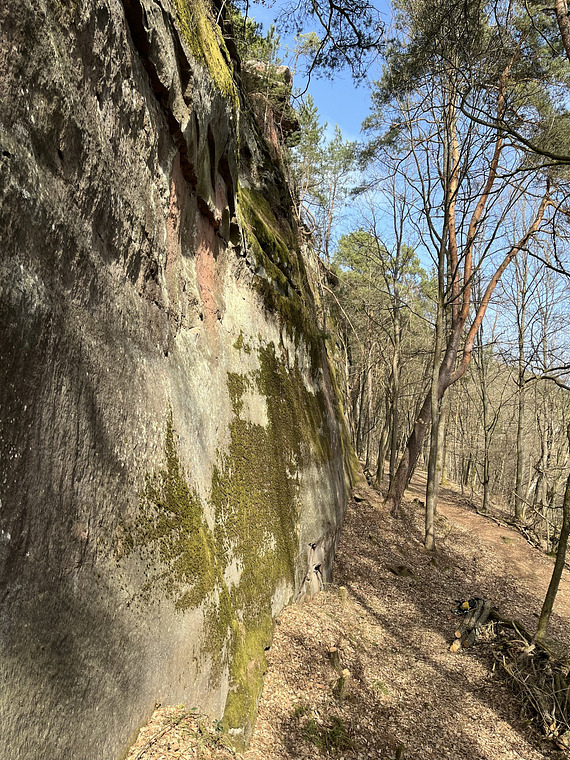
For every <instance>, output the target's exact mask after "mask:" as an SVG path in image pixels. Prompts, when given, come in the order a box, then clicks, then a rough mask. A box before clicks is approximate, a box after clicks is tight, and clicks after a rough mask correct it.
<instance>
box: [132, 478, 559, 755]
mask: <svg viewBox="0 0 570 760" xmlns="http://www.w3.org/2000/svg"><path fill="white" fill-rule="evenodd" d="M423 488H425V483H424V481H423V478H422V475H421V474H420V475H417V476H416V478H415V479H414V481H413V483H412V487H411V489H410V490H409V491H408V492H407V501H406V502H405V504H404V512H405V514H404V518H403V520H402V521H397V520H394V519H393V518H391V517H390V516H389V514H388V512H387V511H386V509H385V508H384V506H383V505H382V503H381V500H380V498H379V496H378V494H377V493H376V492H374V491H373V490H372V489H369V488H367V487H365V486H361V487H360V488H359V489H358V491H357V500H356V499H353V500H352V501H351V502H350V505H349V509H348V512H347V518H346V522H345V526H344V529H343V534H342V537H341V542H340V546H339V552H338V555H337V561H336V565H335V573H334V584H333V585H332V586H330V587H329V588H328V589H327V590H326V591H325V592H324V593H321V594H318V595H317V596H316V597H315V598H314V599H313V600H312V601H309V600H306V601H305V603H301V604H298V605H294V606H292V607H288V608H287V609H286V610H284V611H283V613H282V614H281V615H280V617H279V620H280V625H278V626H277V628H276V635H275V638H274V641H273V645H272V647H271V649H270V651H269V653H268V661H269V667H268V673H267V676H266V680H265V686H264V691H263V698H262V702H261V705H260V712H259V718H258V721H257V724H256V728H255V732H254V735H253V739H252V743H251V745H250V748H249V751H248V752H246V753H245V755H244V758H246V760H286V759H288V758H326V757H334V758H345V760H348V759H349V758H358V760H368V758H389V759H390V760H394V758H399V759H400V760H401V759H402V758H406V759H409V760H412V759H413V760H423V759H424V758H434V759H435V758H437V759H438V760H440V759H443V760H452V758H453V760H456V758H462V760H520V758H524V760H539V758H551V757H552V758H554V757H558V758H560V757H563V756H564V753H561V752H560V751H559V750H557V749H556V748H555V746H554V745H553V744H552V743H551V742H547V741H545V740H544V739H543V738H542V736H541V734H540V733H539V731H538V730H536V728H534V727H533V726H532V725H531V724H530V723H529V721H528V720H527V719H526V717H525V716H524V715H521V708H520V704H519V702H518V701H517V700H516V698H515V696H514V694H513V693H512V691H511V689H510V687H509V685H508V683H507V682H506V680H505V676H504V673H503V672H502V670H501V668H500V667H498V664H497V662H496V660H495V659H494V658H493V655H492V650H491V648H490V646H488V644H487V643H486V642H485V641H481V642H479V643H478V644H477V645H476V646H475V647H474V648H473V649H469V650H465V651H464V652H463V653H460V654H453V653H451V652H450V651H449V645H450V642H451V641H452V640H453V635H454V630H455V628H456V625H457V617H456V616H455V615H453V614H452V613H451V611H450V610H451V608H453V607H455V604H456V603H455V600H456V599H463V598H468V597H472V596H483V597H486V598H488V599H491V600H492V601H493V603H494V604H495V605H496V606H497V607H498V608H499V609H500V612H501V613H502V614H503V615H505V616H507V617H516V618H517V619H519V620H521V622H522V623H523V624H524V625H525V626H527V627H528V628H529V629H530V630H533V629H534V628H535V627H536V615H537V614H538V612H539V611H540V606H541V603H542V597H543V595H544V593H545V590H546V587H547V585H548V581H549V578H550V572H551V569H552V560H550V559H549V558H548V557H546V556H544V555H543V554H541V553H540V552H538V551H537V550H536V549H533V548H532V547H531V546H529V545H528V544H527V543H526V542H525V541H524V539H523V538H522V537H521V536H520V535H519V534H518V533H516V532H515V531H513V530H511V529H509V528H504V527H501V526H499V525H497V524H496V523H494V522H492V521H490V520H488V519H486V518H484V517H481V516H479V515H477V514H476V513H475V512H474V511H473V510H472V509H471V508H470V507H469V505H468V504H467V503H466V502H465V501H464V500H463V499H462V498H461V496H460V495H459V494H458V493H456V492H455V491H453V490H451V489H443V492H442V495H441V500H440V515H439V517H438V523H439V531H440V536H441V538H440V542H439V551H438V553H437V556H436V557H432V556H431V555H428V554H427V553H426V552H425V551H424V550H423V548H422V546H421V543H420V539H421V536H422V519H423V515H422V514H421V509H419V508H418V506H417V505H415V504H414V501H413V499H414V498H421V496H422V490H423ZM551 634H552V638H553V639H555V640H556V641H557V642H558V646H559V647H560V653H561V654H564V653H566V654H567V652H568V646H569V645H570V574H569V573H565V577H564V579H563V582H562V584H561V588H560V592H559V596H558V599H557V604H556V607H555V610H554V615H553V621H552V628H551ZM331 648H333V649H335V648H336V649H337V650H338V654H339V658H340V664H341V667H342V668H346V669H347V670H348V671H350V675H347V678H346V681H347V684H346V694H345V696H344V698H343V699H342V700H339V699H338V696H339V694H338V686H339V672H338V670H337V669H335V668H334V667H333V664H332V663H331V654H330V650H331ZM151 735H152V732H150V733H149V734H147V735H146V738H147V740H148V738H150V736H151ZM214 736H215V735H214ZM217 741H218V742H223V741H224V740H223V737H221V738H220V737H218V739H217ZM143 746H144V743H143V744H141V745H139V747H138V750H137V752H140V750H141V749H142V747H143ZM185 751H187V752H188V753H189V754H188V756H189V757H194V756H195V757H208V756H210V755H209V753H212V756H214V757H215V756H216V755H218V756H220V757H224V756H225V754H224V753H225V750H220V749H216V747H215V744H213V743H210V744H208V745H206V746H205V745H202V746H199V744H197V743H196V742H195V740H192V741H191V742H190V743H189V744H188V745H187V747H186V749H185ZM153 752H154V750H153V749H152V747H151V746H150V747H148V748H147V749H146V751H144V752H143V754H140V755H138V754H136V753H134V754H133V755H132V757H133V758H134V757H140V758H141V759H142V758H145V760H147V758H148V759H149V760H150V758H158V757H161V756H162V755H164V756H165V757H167V758H169V760H170V758H173V757H177V756H179V755H177V754H176V753H173V754H168V752H167V751H166V749H165V747H164V746H163V747H162V749H161V750H160V751H159V750H158V749H157V751H156V753H155V754H153ZM398 753H400V754H398Z"/></svg>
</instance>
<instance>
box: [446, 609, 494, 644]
mask: <svg viewBox="0 0 570 760" xmlns="http://www.w3.org/2000/svg"><path fill="white" fill-rule="evenodd" d="M490 614H491V602H489V601H487V600H485V599H477V602H476V604H475V606H474V607H473V608H472V609H470V610H469V611H468V612H466V613H465V614H464V616H463V620H462V621H461V624H460V625H459V628H458V629H457V630H456V631H455V641H454V642H453V644H452V645H451V646H450V648H449V649H450V651H451V652H458V651H459V650H460V649H461V648H465V649H467V648H468V647H471V646H473V644H474V643H475V642H476V641H477V637H478V635H479V630H480V628H481V627H482V626H483V625H485V623H486V622H487V620H488V618H489V615H490Z"/></svg>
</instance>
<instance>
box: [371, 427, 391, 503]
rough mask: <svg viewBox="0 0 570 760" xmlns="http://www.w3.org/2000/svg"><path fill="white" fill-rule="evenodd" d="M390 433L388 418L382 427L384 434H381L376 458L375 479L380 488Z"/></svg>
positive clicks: (375, 484)
mask: <svg viewBox="0 0 570 760" xmlns="http://www.w3.org/2000/svg"><path fill="white" fill-rule="evenodd" d="M388 435H389V424H388V419H386V422H385V423H384V427H383V429H382V435H381V436H380V441H379V444H378V459H377V460H376V478H375V481H374V487H375V488H380V486H381V485H382V483H383V481H384V462H385V460H386V451H387V449H388Z"/></svg>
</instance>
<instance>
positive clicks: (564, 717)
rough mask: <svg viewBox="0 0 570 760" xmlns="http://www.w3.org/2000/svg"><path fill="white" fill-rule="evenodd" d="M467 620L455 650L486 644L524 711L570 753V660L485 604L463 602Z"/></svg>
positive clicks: (459, 609) (459, 610)
mask: <svg viewBox="0 0 570 760" xmlns="http://www.w3.org/2000/svg"><path fill="white" fill-rule="evenodd" d="M453 611H454V612H457V613H460V614H462V615H463V619H462V621H461V624H460V625H459V626H458V627H457V630H456V632H455V641H454V642H453V643H452V645H451V647H450V650H451V651H453V652H457V651H459V650H461V649H463V648H467V647H469V646H472V645H473V644H474V643H475V642H476V641H477V640H481V639H484V640H485V641H486V642H487V644H488V646H489V647H490V649H491V651H492V653H493V657H494V658H495V660H496V661H497V663H498V664H499V665H500V666H501V668H502V670H503V671H504V672H505V673H506V674H507V676H508V678H509V680H510V682H511V684H512V686H513V690H514V691H515V693H516V694H517V695H518V697H519V699H520V701H521V703H522V707H523V711H524V712H525V713H526V714H527V715H528V717H529V718H531V719H532V720H533V721H534V722H535V723H537V724H538V725H539V726H540V728H541V729H542V731H543V732H544V734H545V735H546V737H547V738H548V739H550V740H551V741H553V742H554V743H555V744H556V745H557V746H558V747H559V748H560V749H564V750H570V660H560V659H557V658H556V657H555V656H554V654H553V653H552V652H551V651H550V650H549V648H548V647H547V646H546V645H545V644H541V643H539V642H538V641H535V640H534V639H533V636H532V635H531V634H530V633H529V632H528V631H527V630H526V629H525V627H524V626H523V625H522V624H521V623H519V622H518V621H516V620H508V619H507V618H504V617H502V616H501V615H500V614H499V612H498V611H497V610H496V609H495V608H491V603H490V602H488V601H486V600H484V599H479V598H474V599H469V600H468V601H465V602H459V604H458V607H457V609H456V610H453Z"/></svg>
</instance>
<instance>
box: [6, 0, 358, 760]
mask: <svg viewBox="0 0 570 760" xmlns="http://www.w3.org/2000/svg"><path fill="white" fill-rule="evenodd" d="M313 263H314V262H313ZM315 271H316V270H315V269H314V266H313V265H311V259H310V255H309V254H308V253H307V252H305V253H303V252H302V251H301V249H300V245H299V240H298V233H297V230H296V228H295V224H294V221H293V218H292V215H291V204H290V198H289V195H288V190H287V187H286V185H285V183H284V181H283V178H282V176H281V174H280V172H279V169H278V168H276V167H275V161H274V160H273V159H272V158H271V153H270V151H269V150H268V147H267V145H266V144H265V143H264V141H263V139H262V138H261V136H260V134H259V130H258V127H257V125H256V123H255V120H254V119H253V118H251V116H250V113H249V109H248V107H247V104H246V102H245V101H244V98H243V96H242V94H241V92H240V87H239V62H238V61H237V60H232V58H231V57H230V55H229V53H228V50H227V48H226V46H225V44H224V42H223V39H222V35H221V33H220V30H219V28H218V27H217V26H216V25H215V23H214V22H213V16H212V13H211V10H210V9H209V8H208V7H207V6H206V5H204V4H203V0H192V1H191V2H190V3H189V4H188V5H187V4H186V0H173V2H170V0H123V1H122V2H121V1H120V0H18V2H16V0H8V2H5V3H2V4H0V650H1V651H0V679H1V682H2V684H3V688H2V694H1V695H0V732H1V735H2V741H1V742H0V758H2V760H8V759H9V760H13V759H14V758H16V757H17V758H19V759H20V760H28V759H29V760H37V758H39V757H46V758H47V757H49V758H50V759H52V760H59V759H60V758H61V760H64V759H65V760H99V759H100V760H109V759H110V758H118V757H119V756H120V755H121V754H122V753H123V752H124V751H125V750H126V748H127V747H128V745H129V743H130V741H131V740H132V739H133V737H134V735H135V733H136V731H137V729H138V727H139V726H140V724H141V723H142V722H143V721H144V720H145V719H146V718H147V717H148V716H149V714H150V712H151V711H152V709H153V707H154V704H155V702H156V701H163V702H165V703H180V702H183V703H185V704H186V705H187V706H189V707H191V706H198V707H200V709H202V710H207V711H209V712H210V713H211V714H212V715H215V716H217V717H220V718H222V717H223V721H224V724H225V727H226V728H227V729H228V730H229V731H230V732H231V733H232V735H233V736H234V737H235V738H236V741H238V742H239V741H240V740H245V739H246V738H247V732H248V730H249V729H250V727H251V724H252V721H253V718H254V716H255V709H256V701H257V698H258V695H259V690H260V688H261V679H262V675H263V671H264V663H265V660H264V649H265V647H266V646H268V645H269V643H270V639H271V629H272V617H273V616H274V615H275V614H276V613H277V612H278V611H279V610H280V609H281V608H282V607H283V605H284V604H286V603H287V602H289V601H290V600H291V599H292V598H294V597H295V595H296V594H297V593H298V592H299V590H300V589H302V585H303V582H304V578H305V575H306V573H307V571H308V569H310V568H309V567H308V562H309V561H310V560H311V558H313V559H314V557H316V556H318V557H319V558H320V559H319V564H320V565H321V570H322V571H323V573H324V575H325V577H326V575H327V573H329V572H330V563H331V561H332V555H333V552H334V546H335V541H336V536H337V532H338V529H339V526H340V522H341V519H342V514H343V509H344V499H345V483H346V478H347V472H348V468H347V461H348V459H347V456H348V455H347V451H348V446H347V444H346V433H345V429H344V426H343V423H342V415H341V410H340V406H339V402H338V392H337V388H336V384H335V380H334V375H333V372H332V369H331V366H330V363H329V361H328V358H327V352H326V348H325V344H324V340H323V337H322V335H321V333H320V332H319V323H318V319H317V317H316V313H317V307H318V304H317V303H316V291H315V288H314V287H313V285H312V281H313V278H314V272H315ZM321 559H322V561H321Z"/></svg>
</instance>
